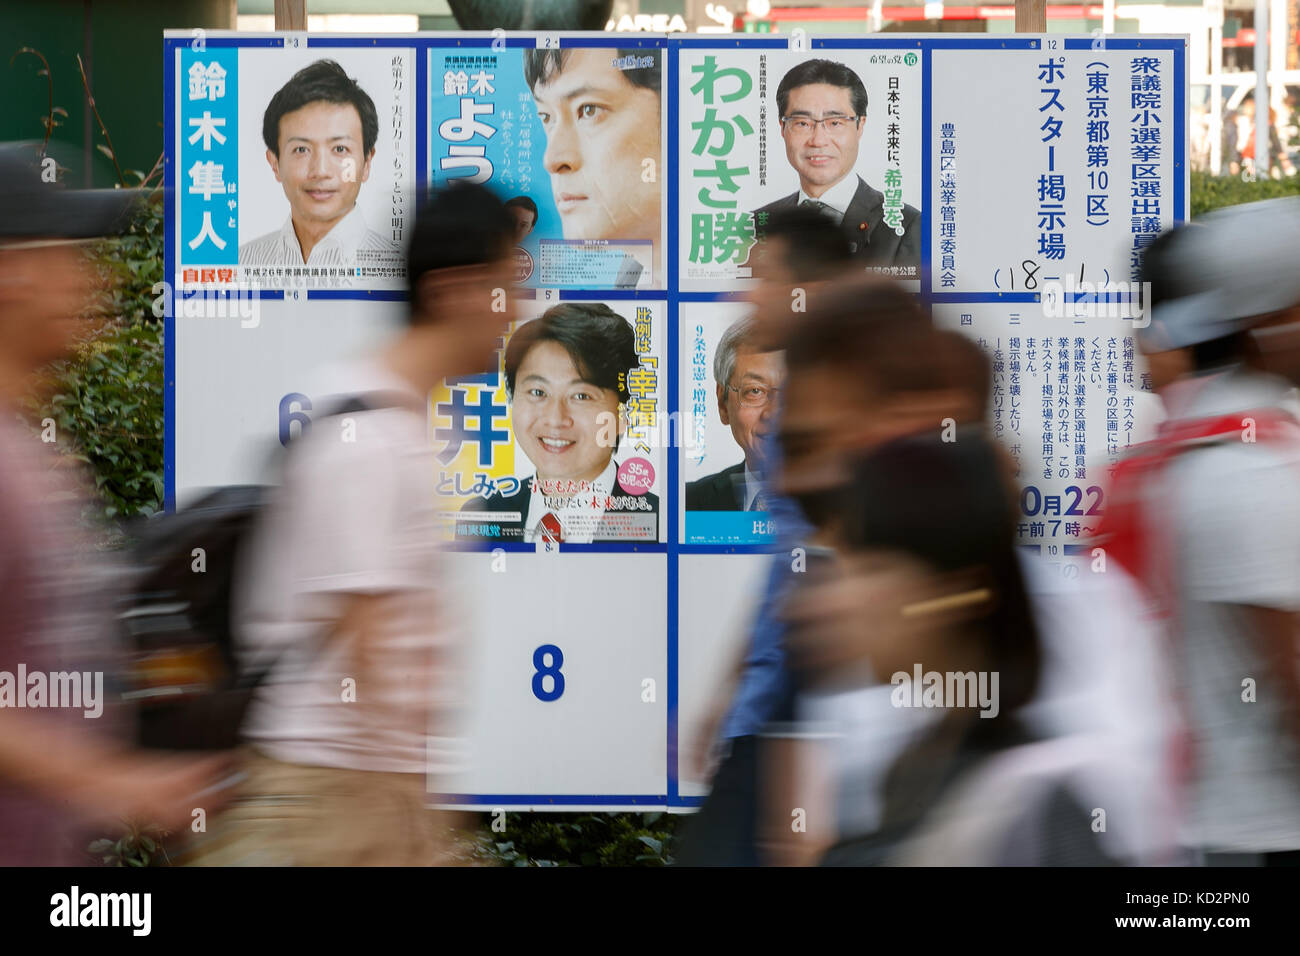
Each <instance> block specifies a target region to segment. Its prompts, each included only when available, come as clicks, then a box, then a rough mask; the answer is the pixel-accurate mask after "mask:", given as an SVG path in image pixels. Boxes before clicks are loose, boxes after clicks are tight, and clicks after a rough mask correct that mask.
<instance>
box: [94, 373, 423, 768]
mask: <svg viewBox="0 0 1300 956" xmlns="http://www.w3.org/2000/svg"><path fill="white" fill-rule="evenodd" d="M399 403H400V400H394V398H393V397H392V396H384V395H383V394H382V393H368V394H366V395H364V396H354V397H352V398H349V399H346V400H344V401H343V402H342V404H340V405H338V406H337V407H335V408H333V410H331V411H330V412H329V413H328V416H337V415H344V414H349V413H356V412H363V411H371V410H375V409H379V408H388V407H391V406H393V405H395V404H399ZM322 417H327V416H322ZM320 420H321V419H320V418H318V419H317V422H318V423H319V422H320ZM290 447H292V444H291V445H290ZM286 453H287V451H281V452H279V453H278V457H279V458H280V459H281V461H280V462H279V465H280V466H281V467H282V466H283V457H284V455H285V454H286ZM270 491H271V489H270V487H268V486H264V485H232V486H228V487H224V488H219V489H217V490H215V491H213V492H211V493H210V494H208V495H207V496H205V497H204V498H203V499H201V500H200V501H198V502H196V503H195V504H193V505H191V506H190V507H188V508H186V509H185V510H184V511H178V512H175V513H171V514H159V515H155V516H153V517H152V518H149V519H148V520H147V521H145V522H144V523H143V524H142V525H140V526H139V528H138V529H137V531H136V543H135V545H134V547H133V549H132V559H133V560H132V565H133V567H132V569H131V570H132V586H131V589H130V591H129V593H128V594H127V595H126V597H125V598H124V600H123V602H122V603H123V609H122V610H121V612H120V613H119V615H118V620H119V622H120V623H121V627H122V632H123V637H124V640H125V643H126V645H127V649H128V654H129V656H130V661H129V668H128V674H127V679H126V681H125V684H126V687H125V689H124V690H123V693H122V697H123V699H124V701H126V702H128V703H130V704H132V705H134V709H135V712H136V715H137V724H136V742H137V744H138V745H139V746H141V747H147V748H152V749H160V750H226V749H229V748H232V747H236V746H238V745H239V743H240V728H241V726H242V724H243V721H244V714H245V712H246V711H247V709H248V705H249V703H250V701H251V700H252V697H253V692H254V691H255V690H256V689H257V687H258V685H259V684H260V683H261V682H262V681H263V680H264V679H265V678H266V676H267V674H268V673H269V672H270V671H271V669H272V668H273V667H274V666H275V664H274V662H273V663H272V664H271V665H270V666H268V667H266V668H265V669H263V670H260V671H256V672H248V671H244V670H241V668H240V665H239V661H238V657H237V655H236V653H235V646H234V635H233V633H232V621H233V614H232V606H231V604H232V598H233V594H234V588H233V585H234V580H235V572H236V569H237V568H239V567H240V566H241V562H242V561H244V560H245V558H246V557H247V555H246V554H245V551H246V549H247V547H248V544H249V541H250V539H251V538H252V533H253V530H254V529H255V528H256V527H257V526H258V525H259V524H260V522H261V521H262V515H263V512H264V511H265V508H266V503H267V500H268V497H269V494H270ZM197 549H202V550H201V560H202V562H203V565H204V566H203V569H202V573H199V570H198V568H197V566H196V565H197V563H198V562H199V561H200V557H199V556H197V554H196V552H197Z"/></svg>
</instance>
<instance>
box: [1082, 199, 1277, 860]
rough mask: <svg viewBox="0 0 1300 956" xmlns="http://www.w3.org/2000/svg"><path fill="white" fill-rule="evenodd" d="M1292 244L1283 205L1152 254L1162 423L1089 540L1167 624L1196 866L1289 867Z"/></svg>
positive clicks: (1268, 204) (1259, 209)
mask: <svg viewBox="0 0 1300 956" xmlns="http://www.w3.org/2000/svg"><path fill="white" fill-rule="evenodd" d="M1297 248H1300V200H1295V199H1278V200H1268V201H1265V202H1258V203H1249V204H1246V205H1241V206H1233V207H1228V208H1225V209H1221V210H1218V211H1216V212H1214V213H1212V214H1210V215H1209V216H1207V217H1205V218H1204V219H1202V220H1201V221H1200V225H1199V226H1196V227H1191V228H1188V227H1183V228H1179V229H1176V230H1174V231H1173V232H1172V233H1167V234H1165V235H1162V236H1161V237H1160V239H1158V241H1157V244H1153V246H1152V248H1151V250H1150V251H1149V252H1148V254H1147V257H1146V261H1145V262H1144V272H1145V278H1146V279H1147V281H1151V282H1152V291H1153V298H1154V300H1155V307H1154V309H1153V311H1152V321H1151V325H1150V327H1149V328H1147V329H1146V330H1144V332H1143V335H1142V338H1141V344H1142V348H1143V351H1144V352H1145V353H1147V355H1148V356H1149V358H1150V359H1151V361H1152V368H1153V372H1155V373H1156V374H1155V379H1154V380H1155V383H1156V385H1157V387H1158V388H1159V390H1160V393H1161V397H1162V399H1163V400H1164V403H1165V407H1166V410H1167V412H1168V419H1167V421H1166V422H1165V423H1164V424H1163V425H1161V426H1160V428H1159V430H1158V433H1157V436H1156V438H1155V439H1153V440H1152V441H1150V442H1147V443H1144V444H1143V445H1140V446H1135V447H1134V448H1133V449H1131V450H1130V453H1129V455H1128V456H1127V457H1126V458H1125V459H1124V460H1123V461H1121V462H1120V464H1119V465H1118V466H1117V467H1116V468H1115V470H1114V475H1113V479H1112V487H1111V489H1110V492H1109V495H1108V501H1109V503H1108V506H1107V511H1106V515H1105V517H1104V520H1103V522H1102V527H1101V528H1100V529H1099V530H1100V533H1099V537H1098V540H1097V543H1098V544H1099V545H1100V546H1102V547H1104V548H1105V549H1106V550H1107V552H1108V553H1110V554H1111V555H1113V556H1114V557H1115V558H1116V559H1117V560H1119V561H1121V562H1122V563H1123V564H1124V565H1125V567H1127V568H1128V569H1129V570H1130V571H1132V573H1134V574H1135V575H1136V576H1137V577H1138V578H1139V579H1140V580H1141V581H1142V582H1143V584H1144V586H1145V589H1146V591H1147V594H1148V596H1149V600H1150V602H1151V605H1152V607H1153V609H1154V611H1155V613H1156V614H1157V615H1158V616H1159V617H1160V618H1161V620H1162V621H1163V622H1164V624H1165V626H1166V627H1167V628H1168V631H1169V634H1170V659H1171V661H1172V662H1173V664H1174V665H1175V668H1174V669H1175V673H1176V674H1177V676H1178V679H1179V685H1178V686H1179V690H1180V705H1181V709H1182V717H1183V721H1184V723H1185V724H1186V727H1187V732H1186V734H1185V735H1184V740H1185V743H1186V747H1185V749H1184V753H1183V759H1182V761H1181V765H1180V768H1179V770H1180V778H1181V780H1182V782H1183V786H1184V799H1185V803H1186V821H1185V825H1184V827H1183V833H1182V841H1183V843H1184V845H1185V846H1187V847H1188V848H1189V849H1191V850H1193V851H1195V852H1196V854H1197V855H1198V856H1199V858H1200V859H1201V860H1203V861H1204V862H1206V863H1210V864H1216V863H1217V864H1263V865H1270V864H1279V863H1294V862H1296V861H1297V860H1300V669H1298V668H1297V625H1298V624H1300V422H1297V420H1296V417H1295V402H1294V390H1293V385H1294V378H1295V376H1296V372H1297V371H1298V370H1300V363H1297V361H1296V357H1297V355H1300V352H1298V351H1297V349H1296V342H1297V340H1298V338H1300V337H1298V336H1297V335H1296V332H1295V329H1296V328H1297V327H1298V325H1297V323H1300V274H1298V273H1297V271H1296V269H1295V264H1294V262H1293V261H1292V260H1293V259H1294V256H1295V250H1296V249H1297ZM1227 250H1233V253H1232V254H1231V255H1229V254H1226V251H1227ZM1284 376H1287V377H1284Z"/></svg>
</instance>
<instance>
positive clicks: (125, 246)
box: [94, 190, 166, 325]
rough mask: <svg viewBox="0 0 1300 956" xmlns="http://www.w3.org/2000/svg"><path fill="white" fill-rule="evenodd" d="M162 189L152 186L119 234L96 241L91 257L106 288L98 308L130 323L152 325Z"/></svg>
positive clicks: (162, 239) (161, 242) (159, 271)
mask: <svg viewBox="0 0 1300 956" xmlns="http://www.w3.org/2000/svg"><path fill="white" fill-rule="evenodd" d="M164 218H165V216H164V205H163V193H162V190H155V191H153V192H151V193H149V194H148V196H147V197H146V198H145V199H144V200H143V201H141V202H140V204H139V205H138V206H137V207H136V210H135V215H134V217H133V218H132V221H131V227H130V229H128V230H127V231H126V232H125V233H123V234H122V235H120V236H113V237H112V238H109V239H101V240H99V242H97V243H96V244H95V249H94V260H95V265H96V267H97V269H98V271H99V274H100V276H101V277H102V278H103V280H104V281H105V284H106V285H107V288H106V289H105V291H104V292H103V294H102V296H101V301H100V307H101V309H102V310H103V311H104V312H105V313H106V314H107V315H111V316H114V317H116V318H117V319H118V320H119V321H120V322H123V323H126V324H129V325H155V324H160V323H161V321H162V320H161V319H160V318H157V317H155V316H154V314H153V303H154V299H155V298H156V296H155V295H154V293H153V285H154V283H155V282H161V281H162V280H163V278H164V276H163V252H164V249H165V243H166V230H165V224H164V222H163V220H164Z"/></svg>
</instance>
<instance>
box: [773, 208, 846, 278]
mask: <svg viewBox="0 0 1300 956" xmlns="http://www.w3.org/2000/svg"><path fill="white" fill-rule="evenodd" d="M754 231H755V235H756V236H758V237H759V238H761V239H763V240H771V239H780V240H782V241H784V243H785V250H784V251H785V256H784V259H785V264H786V266H787V267H788V268H789V269H790V272H791V274H792V275H793V276H794V277H795V279H796V280H798V281H800V282H815V281H817V280H818V279H825V278H829V277H831V276H832V275H834V274H836V273H837V272H840V271H841V270H843V269H844V268H845V267H846V266H847V265H848V264H849V263H850V262H852V261H853V253H852V251H850V248H849V240H848V239H847V238H845V236H844V230H842V229H841V228H840V227H839V224H838V223H836V222H835V221H834V220H832V219H831V218H830V217H829V216H827V215H825V214H823V213H820V212H818V211H817V210H815V209H813V208H812V207H811V206H795V207H793V208H791V209H777V210H775V211H774V212H772V213H770V214H769V215H768V217H767V221H766V222H765V223H763V224H760V223H758V222H755V223H754Z"/></svg>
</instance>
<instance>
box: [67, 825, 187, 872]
mask: <svg viewBox="0 0 1300 956" xmlns="http://www.w3.org/2000/svg"><path fill="white" fill-rule="evenodd" d="M169 835H170V834H169V831H167V830H164V829H162V828H161V827H159V826H157V825H156V824H149V825H147V826H138V825H136V824H134V823H127V824H123V831H122V835H121V836H120V837H118V839H116V840H114V839H112V838H111V837H105V838H104V839H101V840H96V841H94V842H93V843H91V844H90V845H89V846H88V847H86V852H87V853H89V854H90V855H91V856H94V857H98V858H99V859H100V860H101V862H102V863H103V864H104V865H105V866H136V867H144V866H171V862H172V861H171V858H170V857H168V856H167V847H166V840H167V837H168V836H169Z"/></svg>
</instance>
